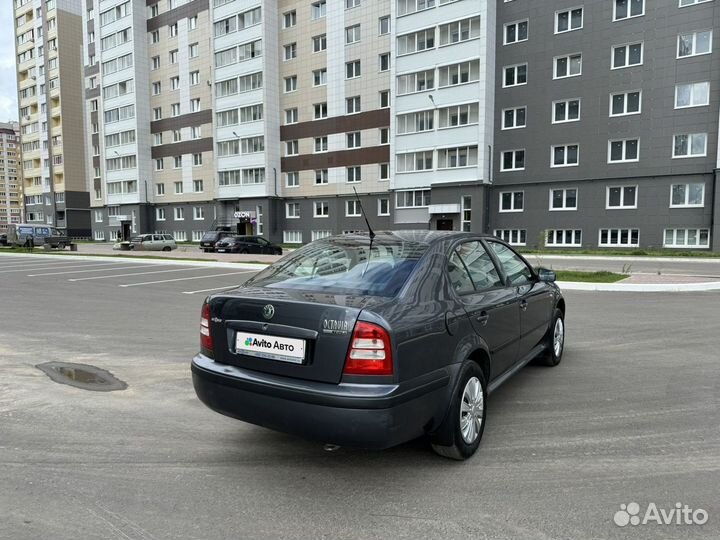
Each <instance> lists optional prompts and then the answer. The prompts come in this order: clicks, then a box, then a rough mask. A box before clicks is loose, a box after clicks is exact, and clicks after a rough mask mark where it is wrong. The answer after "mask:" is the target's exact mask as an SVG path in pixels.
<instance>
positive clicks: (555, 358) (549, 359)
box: [540, 309, 565, 367]
mask: <svg viewBox="0 0 720 540" xmlns="http://www.w3.org/2000/svg"><path fill="white" fill-rule="evenodd" d="M545 345H546V347H545V352H543V354H542V356H541V357H540V363H541V364H542V365H545V366H549V367H554V366H557V365H558V364H559V363H560V361H561V360H562V355H563V352H564V351H565V319H564V317H563V312H562V311H560V310H559V309H556V310H555V313H554V314H553V319H552V324H551V326H550V329H549V330H548V333H547V336H546V337H545Z"/></svg>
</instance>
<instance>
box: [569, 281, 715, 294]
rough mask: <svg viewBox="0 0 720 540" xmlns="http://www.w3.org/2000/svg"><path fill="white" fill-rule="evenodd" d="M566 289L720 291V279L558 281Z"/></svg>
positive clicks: (602, 290)
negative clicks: (630, 281) (696, 280)
mask: <svg viewBox="0 0 720 540" xmlns="http://www.w3.org/2000/svg"><path fill="white" fill-rule="evenodd" d="M557 284H558V286H559V287H560V288H561V289H563V290H566V291H601V292H698V291H720V281H708V282H705V283H583V282H579V281H558V282H557Z"/></svg>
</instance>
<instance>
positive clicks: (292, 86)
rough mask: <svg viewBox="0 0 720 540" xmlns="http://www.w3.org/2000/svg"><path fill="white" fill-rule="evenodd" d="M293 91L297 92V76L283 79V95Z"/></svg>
mask: <svg viewBox="0 0 720 540" xmlns="http://www.w3.org/2000/svg"><path fill="white" fill-rule="evenodd" d="M295 90H297V75H291V76H290V77H285V93H286V94H288V93H290V92H294V91H295Z"/></svg>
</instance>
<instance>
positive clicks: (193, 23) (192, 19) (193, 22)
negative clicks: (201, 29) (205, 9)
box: [188, 15, 198, 30]
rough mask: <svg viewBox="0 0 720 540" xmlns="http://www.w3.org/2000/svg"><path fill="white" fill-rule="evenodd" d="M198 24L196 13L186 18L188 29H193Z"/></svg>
mask: <svg viewBox="0 0 720 540" xmlns="http://www.w3.org/2000/svg"><path fill="white" fill-rule="evenodd" d="M197 24H198V18H197V15H194V16H193V17H190V18H188V27H189V28H190V30H195V29H196V28H197Z"/></svg>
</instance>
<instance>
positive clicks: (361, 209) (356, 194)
mask: <svg viewBox="0 0 720 540" xmlns="http://www.w3.org/2000/svg"><path fill="white" fill-rule="evenodd" d="M353 191H354V192H355V198H356V199H357V203H358V204H359V205H360V212H362V215H363V217H364V218H365V225H367V228H368V233H369V236H370V240H372V239H373V238H375V233H374V232H373V230H372V227H371V226H370V222H369V221H368V218H367V214H366V213H365V209H364V208H363V205H362V202H361V201H360V196H359V195H358V192H357V189H355V186H353Z"/></svg>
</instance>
